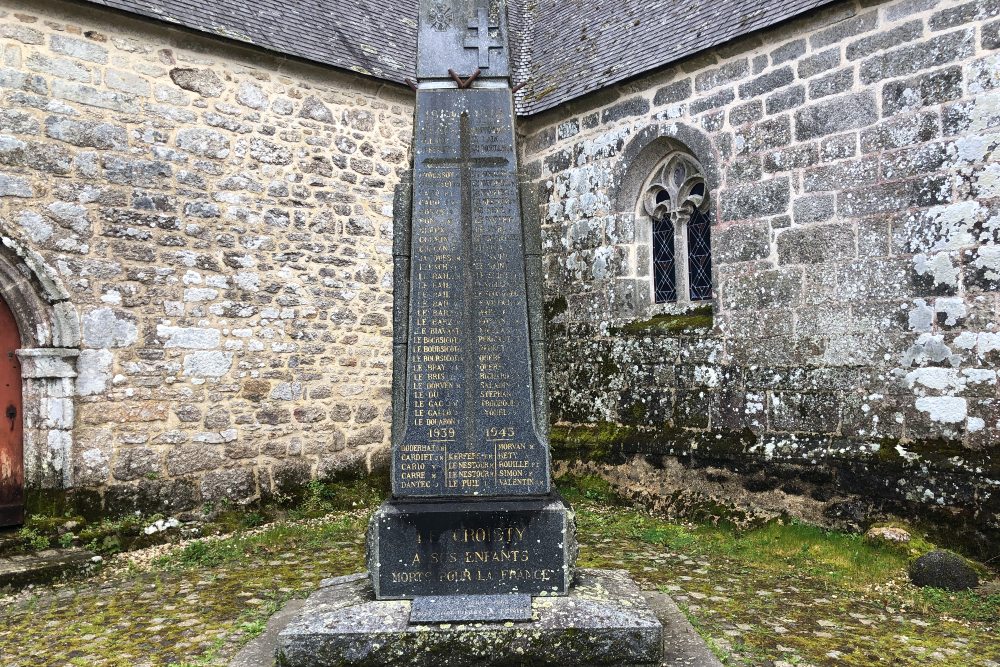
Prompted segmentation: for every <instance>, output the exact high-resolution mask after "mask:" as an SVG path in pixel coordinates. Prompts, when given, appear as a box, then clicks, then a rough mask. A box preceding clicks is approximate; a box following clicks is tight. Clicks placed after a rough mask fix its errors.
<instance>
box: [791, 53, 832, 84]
mask: <svg viewBox="0 0 1000 667" xmlns="http://www.w3.org/2000/svg"><path fill="white" fill-rule="evenodd" d="M839 64H840V49H827V50H826V51H821V52H820V53H817V54H815V55H812V56H809V57H808V58H804V59H802V60H801V61H799V64H798V69H797V71H798V74H799V78H800V79H808V78H809V77H811V76H815V75H817V74H820V73H821V72H825V71H827V70H830V69H833V68H834V67H836V66H838V65H839Z"/></svg>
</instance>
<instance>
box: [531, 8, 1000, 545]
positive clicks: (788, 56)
mask: <svg viewBox="0 0 1000 667" xmlns="http://www.w3.org/2000/svg"><path fill="white" fill-rule="evenodd" d="M998 12H1000V4H998V3H997V2H995V1H992V0H984V1H979V2H961V3H960V2H945V1H939V0H905V1H903V2H888V3H885V2H883V3H878V2H860V3H858V2H846V3H839V4H835V5H832V6H831V7H829V8H828V9H825V10H822V11H820V12H817V13H813V14H812V15H810V16H809V17H806V18H803V19H798V20H794V21H792V22H790V23H787V24H784V25H781V26H778V27H776V28H773V29H769V30H767V31H765V32H763V33H761V34H757V35H752V36H750V37H748V38H744V39H741V40H739V41H737V42H734V43H730V44H727V45H725V46H723V47H720V48H717V49H714V50H712V51H710V52H708V53H705V54H703V55H699V56H697V57H695V58H692V59H689V60H686V61H683V62H681V63H679V64H678V66H677V67H675V68H671V69H669V70H666V71H663V72H659V73H656V74H653V75H650V76H648V77H645V78H643V79H641V80H637V81H632V82H628V83H625V84H622V85H619V86H617V87H616V88H614V89H610V90H606V91H601V92H597V93H594V94H592V95H590V96H589V97H586V98H582V99H581V100H578V101H576V102H573V103H570V104H569V105H565V106H563V107H560V108H558V109H556V110H553V111H550V112H546V113H544V114H542V115H539V116H536V117H534V118H532V119H530V120H529V121H528V122H526V123H522V130H523V131H524V133H525V136H526V143H525V146H526V147H525V162H526V164H527V168H528V170H529V172H530V173H531V175H532V177H534V178H536V179H537V181H538V183H539V192H540V199H541V212H542V220H543V223H542V224H543V242H544V245H545V250H546V252H547V253H548V257H547V264H546V270H545V295H546V303H547V317H548V326H549V331H548V336H549V387H550V395H551V404H552V415H553V421H554V423H555V428H554V430H553V441H554V446H555V449H556V455H557V456H558V457H560V458H562V459H564V460H565V461H575V462H580V461H583V462H586V465H584V466H583V467H585V468H588V469H598V467H600V466H598V465H597V463H598V462H605V463H610V464H621V463H622V462H623V461H626V460H630V461H631V464H630V465H629V466H623V467H617V468H615V467H610V468H609V467H603V468H601V469H602V470H604V471H605V472H608V474H612V475H613V476H614V477H615V479H617V480H618V481H619V482H621V483H622V484H623V486H625V487H628V488H630V489H632V490H633V491H634V492H635V493H636V494H637V495H645V496H648V497H649V499H651V500H652V501H654V502H656V503H658V504H660V505H661V506H664V507H666V506H669V505H670V504H671V503H674V502H679V500H680V499H679V495H683V496H687V495H689V494H688V492H689V491H692V490H694V491H698V492H701V493H702V495H703V496H719V497H721V496H725V497H728V498H730V499H732V498H737V499H739V500H740V502H744V501H745V502H746V503H748V504H754V503H756V504H758V505H764V506H767V507H770V508H771V509H772V510H774V511H783V510H788V509H789V508H792V509H793V511H794V512H796V513H798V514H800V515H803V514H804V515H807V516H810V517H811V518H819V519H821V520H829V521H834V520H846V521H848V522H860V523H863V522H865V521H867V520H869V519H870V518H872V517H874V516H877V515H879V513H880V512H882V511H899V510H904V511H908V512H912V511H914V510H918V511H919V510H931V509H932V508H942V510H943V511H946V512H948V513H949V516H950V515H951V514H954V513H955V512H957V515H956V516H959V517H964V518H965V519H968V520H969V521H970V525H972V526H974V527H975V529H977V530H984V529H985V530H987V531H989V530H993V531H994V534H995V531H996V530H997V528H998V525H1000V524H998V518H1000V516H998V511H1000V500H998V499H1000V494H998V491H1000V455H998V446H1000V400H998V392H997V387H998V385H997V372H998V369H1000V316H998V306H1000V303H998V289H1000V245H998V244H1000V180H998V179H1000V154H998V143H1000V56H998V55H997V52H996V49H997V48H998V47H1000V21H998V19H997V18H996V17H997V15H998ZM652 18H653V17H651V19H650V20H652ZM709 23H710V21H709ZM707 29H710V28H707ZM692 39H696V37H695V36H692ZM650 48H655V45H650ZM678 146H681V147H684V148H686V149H687V150H688V151H689V152H690V153H691V154H692V155H693V156H694V157H695V158H696V159H698V160H699V161H700V162H701V164H702V166H703V168H704V171H705V177H706V180H707V182H708V185H709V189H710V195H709V196H710V198H711V205H712V209H711V214H712V217H713V226H712V230H711V233H712V246H713V248H712V251H713V262H714V275H713V284H714V291H713V298H712V300H711V301H710V302H694V303H691V304H688V305H687V306H677V305H674V306H669V305H656V304H654V303H652V298H651V292H650V266H649V264H650V260H649V257H650V247H649V231H648V229H649V225H650V219H649V218H648V217H646V216H645V214H644V213H643V211H642V209H641V207H640V206H639V203H638V197H639V194H640V186H641V185H642V182H643V180H644V179H645V178H646V176H647V175H648V174H649V172H650V170H651V169H652V167H653V166H654V165H655V164H656V163H657V160H658V159H659V158H660V157H662V156H663V155H664V154H665V153H666V152H667V151H668V150H670V149H671V148H677V147H678ZM706 306H707V307H706ZM636 455H639V456H640V457H641V459H637V458H635V457H636ZM574 467H575V468H576V469H580V468H581V465H580V464H579V463H577V464H574ZM668 482H669V483H668ZM696 495H697V494H696ZM859 499H860V500H859ZM955 522H958V523H960V521H958V520H957V519H956V520H955Z"/></svg>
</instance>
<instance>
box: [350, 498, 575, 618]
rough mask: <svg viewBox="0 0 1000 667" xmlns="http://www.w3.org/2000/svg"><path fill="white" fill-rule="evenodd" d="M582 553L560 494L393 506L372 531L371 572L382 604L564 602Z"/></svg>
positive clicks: (387, 504)
mask: <svg viewBox="0 0 1000 667" xmlns="http://www.w3.org/2000/svg"><path fill="white" fill-rule="evenodd" d="M576 551H577V549H576V534H575V524H574V520H573V511H572V510H571V509H570V508H569V506H567V505H566V503H565V502H564V501H563V499H562V498H561V497H560V496H559V495H558V494H555V493H553V494H550V495H548V496H543V497H540V498H525V499H516V498H504V499H503V500H491V499H488V498H487V499H475V498H470V499H462V500H453V499H452V500H439V501H433V502H432V501H413V500H389V501H386V502H384V503H382V506H381V507H379V509H378V510H377V511H376V512H375V515H374V516H373V517H372V519H371V523H370V524H369V526H368V549H367V556H368V571H369V572H371V577H372V588H373V589H374V591H375V597H377V598H378V599H379V600H390V599H413V598H416V597H422V596H440V595H497V594H522V595H525V594H526V595H566V594H567V593H568V592H569V586H570V582H571V581H572V580H573V564H574V563H575V561H576Z"/></svg>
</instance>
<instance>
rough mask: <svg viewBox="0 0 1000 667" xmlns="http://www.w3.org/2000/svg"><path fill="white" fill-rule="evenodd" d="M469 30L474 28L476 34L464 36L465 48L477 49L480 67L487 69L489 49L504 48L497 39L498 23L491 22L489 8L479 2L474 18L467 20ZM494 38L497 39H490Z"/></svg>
mask: <svg viewBox="0 0 1000 667" xmlns="http://www.w3.org/2000/svg"><path fill="white" fill-rule="evenodd" d="M469 30H474V31H475V33H476V34H475V35H470V36H468V37H466V38H465V48H467V49H477V50H478V51H479V67H480V69H488V68H489V66H490V49H502V48H504V45H503V43H502V42H500V41H499V36H500V24H499V23H491V22H490V10H489V8H488V7H484V6H483V5H482V4H480V5H479V7H477V8H476V20H475V21H469ZM494 35H495V36H494ZM494 39H495V40H497V41H496V42H494V41H492V40H494Z"/></svg>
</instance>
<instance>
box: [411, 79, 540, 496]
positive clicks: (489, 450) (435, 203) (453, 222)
mask: <svg viewBox="0 0 1000 667" xmlns="http://www.w3.org/2000/svg"><path fill="white" fill-rule="evenodd" d="M511 104H512V98H511V95H510V91H509V90H506V89H487V90H429V91H423V90H422V91H420V92H418V94H417V109H418V111H417V122H416V127H417V130H416V137H415V151H414V152H415V158H414V179H413V199H412V211H413V213H412V216H413V217H412V223H411V232H410V253H409V271H410V274H409V275H410V284H409V298H408V303H409V311H410V312H409V337H408V349H407V365H406V378H405V386H406V397H405V401H406V403H405V418H404V423H403V425H402V431H403V432H402V435H401V438H400V439H399V442H397V443H395V446H394V448H393V490H394V494H395V495H396V496H397V497H406V496H443V495H449V496H477V495H478V496H501V495H506V496H523V495H541V494H545V493H548V491H549V461H548V447H547V446H546V444H545V442H544V439H543V437H542V436H541V435H540V433H539V429H538V428H537V419H536V415H535V414H534V406H535V402H534V387H533V375H532V366H531V363H532V359H531V351H530V347H529V331H528V306H527V296H526V282H525V281H526V272H525V254H524V234H523V230H522V224H521V211H520V204H519V198H518V182H517V171H516V157H515V148H514V128H513V109H512V108H511Z"/></svg>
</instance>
